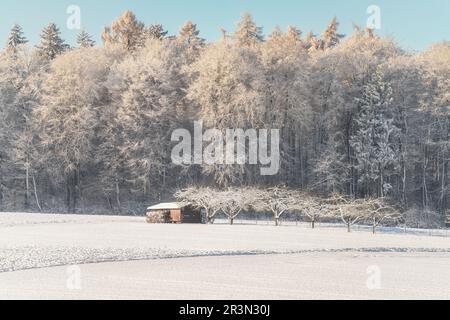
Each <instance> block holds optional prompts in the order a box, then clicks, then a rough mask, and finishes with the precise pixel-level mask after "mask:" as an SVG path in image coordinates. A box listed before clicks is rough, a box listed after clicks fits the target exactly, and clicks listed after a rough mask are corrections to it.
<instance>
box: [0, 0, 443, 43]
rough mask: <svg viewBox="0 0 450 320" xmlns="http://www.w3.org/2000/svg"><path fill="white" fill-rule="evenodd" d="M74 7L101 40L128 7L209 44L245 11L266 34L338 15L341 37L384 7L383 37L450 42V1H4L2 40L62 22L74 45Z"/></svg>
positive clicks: (318, 28) (313, 26)
mask: <svg viewBox="0 0 450 320" xmlns="http://www.w3.org/2000/svg"><path fill="white" fill-rule="evenodd" d="M69 5H78V6H79V7H80V8H81V23H82V27H83V28H85V29H86V30H87V31H88V32H89V33H91V34H93V35H94V36H95V39H96V40H98V41H99V38H100V32H101V29H102V27H103V26H104V25H108V24H110V23H111V22H112V21H113V20H114V18H115V17H117V16H118V15H120V13H121V12H123V11H124V10H125V9H130V10H132V11H133V12H135V13H136V15H137V16H138V18H139V19H140V20H141V21H143V22H145V23H146V24H151V23H155V22H159V23H162V24H163V25H164V26H165V28H166V29H168V30H169V32H170V33H171V34H175V33H176V32H177V31H178V29H179V27H180V26H181V25H182V24H183V22H185V21H187V20H192V21H193V22H195V23H197V24H198V26H199V28H200V30H201V34H202V36H203V37H204V38H206V39H208V40H216V39H218V38H219V37H220V28H225V29H226V30H233V29H234V26H235V23H236V21H237V20H238V19H239V17H240V15H241V13H242V12H246V11H247V12H250V13H251V14H252V15H253V17H254V19H255V20H256V22H257V23H258V24H259V25H261V26H263V27H264V31H265V33H268V32H269V31H271V30H272V29H273V28H274V27H275V26H277V25H278V26H280V27H281V28H282V29H285V28H286V26H287V25H289V24H292V25H295V26H297V27H299V28H300V29H301V30H302V31H303V32H304V33H306V32H307V31H309V30H312V31H314V32H315V33H321V32H322V30H323V29H324V27H325V25H326V23H327V21H328V20H329V19H330V18H332V17H333V16H337V18H338V20H339V21H340V23H341V27H340V31H341V33H344V34H348V33H350V32H351V30H352V23H353V22H355V23H358V24H361V25H365V23H366V21H367V18H368V14H367V13H366V10H367V7H368V6H369V5H378V6H379V7H380V8H381V19H382V20H381V23H382V24H381V26H382V28H381V30H380V31H379V33H380V34H382V35H389V36H392V37H394V38H395V39H396V40H397V42H398V43H399V44H400V45H401V46H402V47H403V48H405V49H408V50H422V49H424V48H426V47H428V46H429V45H431V44H432V43H435V42H439V41H443V40H450V0H427V1H425V0H339V1H337V0H315V1H306V0H126V1H125V0H71V1H67V0H39V1H33V0H1V1H0V40H1V43H4V42H5V40H6V37H7V34H8V32H9V29H10V27H11V25H12V24H14V23H19V24H20V25H22V27H23V29H24V31H25V34H26V36H27V38H28V39H29V40H31V42H32V43H33V44H35V43H36V41H37V40H38V36H39V33H40V31H41V30H42V28H43V27H44V26H45V25H47V24H48V23H49V22H50V21H52V22H55V23H57V24H58V25H59V26H60V28H61V31H62V33H63V36H64V38H65V39H66V40H67V41H68V42H69V43H70V44H73V42H74V39H75V37H76V34H77V33H78V31H76V30H69V29H68V28H67V27H66V21H67V18H68V14H67V13H66V10H67V7H68V6H69Z"/></svg>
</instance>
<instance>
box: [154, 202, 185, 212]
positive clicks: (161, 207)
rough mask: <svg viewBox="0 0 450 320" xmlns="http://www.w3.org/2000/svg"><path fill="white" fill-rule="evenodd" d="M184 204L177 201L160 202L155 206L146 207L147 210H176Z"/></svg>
mask: <svg viewBox="0 0 450 320" xmlns="http://www.w3.org/2000/svg"><path fill="white" fill-rule="evenodd" d="M183 207H184V206H183V205H182V204H181V203H177V202H168V203H160V204H157V205H155V206H152V207H149V208H147V210H155V211H156V210H176V209H182V208H183Z"/></svg>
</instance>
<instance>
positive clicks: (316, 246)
mask: <svg viewBox="0 0 450 320" xmlns="http://www.w3.org/2000/svg"><path fill="white" fill-rule="evenodd" d="M0 234H1V236H0V298H8V299H9V298H18V297H19V298H20V297H22V298H38V299H42V298H52V297H55V298H61V297H62V298H68V299H72V298H75V299H77V298H87V299H93V298H107V299H108V298H111V299H126V298H133V299H140V298H148V299H153V298H161V299H169V298H174V299H177V298H180V299H184V298H194V299H197V298H199V299H212V298H220V299H221V298H224V299H228V298H233V299H241V298H242V299H258V298H259V299H264V298H268V299H272V298H286V299H291V298H292V299H301V298H325V299H327V298H350V299H352V298H375V299H378V298H400V299H402V298H413V299H414V298H425V299H427V298H437V299H442V298H444V299H446V298H450V296H448V290H449V286H448V284H449V283H450V269H449V268H448V265H450V264H449V263H450V240H449V239H448V238H445V237H428V236H423V235H409V234H378V235H375V236H374V235H372V234H371V233H370V232H365V231H362V232H354V233H351V234H348V233H346V232H345V230H344V229H336V228H320V229H316V230H311V229H307V228H296V227H294V226H286V227H278V228H277V227H274V226H262V225H259V226H258V225H253V226H252V225H235V226H229V225H149V224H146V223H145V218H144V217H112V216H76V215H33V214H25V213H24V214H15V213H14V214H0ZM70 265H79V266H80V268H81V270H82V281H83V283H85V285H86V286H83V289H82V290H79V291H77V292H73V291H70V290H68V289H67V288H66V287H65V286H66V279H67V274H66V270H67V266H70ZM370 265H378V266H380V268H381V270H382V274H383V279H384V280H385V285H386V287H385V288H384V289H382V290H378V291H376V292H372V291H370V290H368V289H367V286H366V282H365V281H366V280H364V281H362V279H367V277H368V276H367V268H368V266H370ZM264 279H266V281H264ZM119 286H120V288H123V290H122V289H121V290H117V288H118V287H119ZM214 288H217V290H213V289H214ZM221 288H223V290H222V289H221Z"/></svg>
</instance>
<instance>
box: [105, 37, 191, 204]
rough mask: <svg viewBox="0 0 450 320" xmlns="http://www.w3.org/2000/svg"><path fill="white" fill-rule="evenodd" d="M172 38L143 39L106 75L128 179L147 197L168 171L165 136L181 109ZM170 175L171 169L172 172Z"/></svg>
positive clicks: (181, 93) (176, 53)
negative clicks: (139, 47) (142, 44)
mask: <svg viewBox="0 0 450 320" xmlns="http://www.w3.org/2000/svg"><path fill="white" fill-rule="evenodd" d="M179 50H180V49H179V46H178V44H177V43H176V42H173V41H170V40H165V41H159V40H149V42H147V45H146V47H145V48H143V49H142V50H141V51H140V52H139V54H138V55H136V56H129V57H128V58H127V59H125V60H124V61H123V62H122V63H121V64H119V65H118V66H117V68H115V69H114V70H113V71H112V73H111V76H110V78H109V83H110V85H111V89H112V92H113V99H114V102H115V103H116V104H117V106H118V109H117V119H116V121H115V125H117V126H118V128H120V131H118V134H120V135H121V136H122V137H123V138H122V139H123V140H124V141H123V142H124V146H123V154H122V155H121V157H125V160H126V163H127V166H128V167H129V169H130V172H131V177H128V180H132V181H134V184H135V186H136V187H137V188H139V190H140V191H142V193H143V194H144V196H147V195H148V194H149V192H151V191H152V190H153V189H155V190H154V191H157V192H160V191H163V190H164V188H165V187H166V185H167V180H168V178H169V176H170V174H171V169H173V168H172V164H171V149H170V147H171V146H170V143H168V142H170V135H171V133H172V132H173V130H174V129H175V128H177V126H176V124H177V121H178V118H177V110H178V109H182V108H183V106H182V105H181V104H182V102H183V97H184V94H185V93H184V91H183V78H182V77H181V76H180V63H182V61H180V56H179ZM172 174H174V173H172Z"/></svg>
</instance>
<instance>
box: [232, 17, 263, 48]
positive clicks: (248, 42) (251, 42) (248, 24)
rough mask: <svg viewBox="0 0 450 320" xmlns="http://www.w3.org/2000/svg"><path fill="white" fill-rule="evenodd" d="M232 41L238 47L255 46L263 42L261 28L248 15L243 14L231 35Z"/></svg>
mask: <svg viewBox="0 0 450 320" xmlns="http://www.w3.org/2000/svg"><path fill="white" fill-rule="evenodd" d="M233 40H234V41H235V42H236V43H237V44H238V45H239V46H243V47H251V46H255V45H256V44H258V43H260V42H262V41H263V40H264V36H263V33H262V28H261V27H258V26H257V25H256V23H255V22H254V21H253V19H252V16H251V15H250V14H249V13H244V14H243V15H242V17H241V20H240V21H239V22H238V25H237V30H236V31H235V33H234V34H233Z"/></svg>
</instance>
